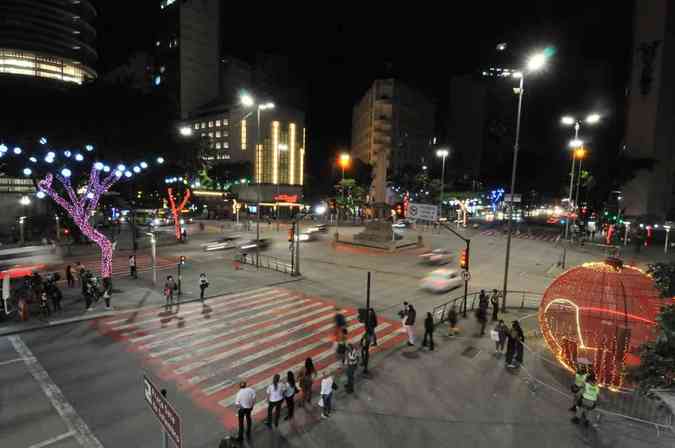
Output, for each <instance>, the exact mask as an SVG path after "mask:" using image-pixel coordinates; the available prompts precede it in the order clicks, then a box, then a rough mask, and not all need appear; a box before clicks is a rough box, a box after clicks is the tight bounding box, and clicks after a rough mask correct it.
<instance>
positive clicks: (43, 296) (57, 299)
mask: <svg viewBox="0 0 675 448" xmlns="http://www.w3.org/2000/svg"><path fill="white" fill-rule="evenodd" d="M59 278H60V277H59V274H57V273H54V274H50V275H48V276H47V278H46V279H45V280H43V279H42V276H41V275H40V274H38V273H37V272H36V273H33V275H31V276H30V277H29V288H30V291H31V292H32V295H33V299H34V300H35V301H36V302H37V303H39V304H40V314H41V315H42V317H43V318H45V319H46V318H48V317H49V316H50V315H51V313H52V312H57V311H62V308H61V300H62V299H63V295H62V294H61V290H60V289H59V288H58V286H56V282H57V281H58V280H59Z"/></svg>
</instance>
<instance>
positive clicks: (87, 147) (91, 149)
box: [84, 145, 94, 152]
mask: <svg viewBox="0 0 675 448" xmlns="http://www.w3.org/2000/svg"><path fill="white" fill-rule="evenodd" d="M84 149H86V150H87V151H89V152H91V151H93V150H94V145H85V146H84Z"/></svg>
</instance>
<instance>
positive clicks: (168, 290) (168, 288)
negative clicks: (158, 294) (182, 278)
mask: <svg viewBox="0 0 675 448" xmlns="http://www.w3.org/2000/svg"><path fill="white" fill-rule="evenodd" d="M176 289H178V285H176V282H175V280H174V279H173V277H172V276H170V275H167V277H166V282H164V298H165V299H166V305H165V306H164V308H165V309H171V307H172V306H173V292H174V291H175V290H176Z"/></svg>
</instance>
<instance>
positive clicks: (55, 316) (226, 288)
mask: <svg viewBox="0 0 675 448" xmlns="http://www.w3.org/2000/svg"><path fill="white" fill-rule="evenodd" d="M203 268H204V267H203V266H202V265H201V264H200V263H186V264H185V266H184V267H183V272H182V276H183V280H182V284H181V290H182V294H181V298H180V300H181V301H182V302H186V301H193V300H199V292H200V291H199V287H198V284H199V274H200V272H202V269H203ZM167 275H173V277H174V278H175V279H177V273H176V269H175V268H171V269H165V270H159V271H158V272H157V285H156V286H155V285H153V284H152V272H150V271H145V272H140V273H139V275H138V279H136V280H134V279H132V278H130V277H129V276H123V277H114V278H113V294H112V298H111V306H112V308H113V309H112V310H106V309H105V303H104V302H103V300H101V301H99V303H98V304H96V305H95V307H94V310H93V311H86V310H85V303H84V298H83V297H82V294H81V291H80V287H79V285H78V284H77V283H76V287H74V288H67V287H65V283H64V282H60V283H59V287H60V288H61V292H62V293H63V301H62V303H61V306H62V308H63V311H61V312H58V313H52V315H51V316H50V317H49V318H48V319H46V320H45V319H42V318H40V317H39V316H37V315H31V317H30V319H29V320H28V321H26V322H20V321H18V320H12V321H1V320H0V336H3V335H8V334H12V333H18V332H23V331H29V330H36V329H40V328H45V327H50V326H55V325H63V324H67V323H71V322H77V321H82V320H89V319H95V318H99V317H103V316H109V315H114V314H116V313H119V312H125V311H129V310H132V309H140V308H143V307H153V306H154V307H159V306H162V305H164V302H165V300H164V295H163V293H162V287H163V285H164V280H165V278H166V276H167ZM207 275H208V279H209V288H208V289H207V290H206V297H207V298H208V297H211V296H217V295H222V294H227V293H233V292H238V291H245V290H247V289H252V288H260V287H264V286H270V285H275V284H282V283H288V282H294V281H296V279H293V278H292V277H290V276H287V275H284V274H280V273H277V272H272V271H266V270H260V271H256V268H255V267H253V266H244V267H243V268H242V269H240V270H235V269H234V268H233V266H232V263H222V264H221V265H220V266H219V270H218V272H215V271H213V270H211V271H210V272H208V273H207ZM50 306H51V303H50Z"/></svg>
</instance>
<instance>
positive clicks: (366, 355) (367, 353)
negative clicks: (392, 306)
mask: <svg viewBox="0 0 675 448" xmlns="http://www.w3.org/2000/svg"><path fill="white" fill-rule="evenodd" d="M369 320H370V271H368V278H367V280H366V321H365V322H364V323H365V325H366V338H365V341H366V346H365V348H364V353H363V374H364V375H368V361H369V358H370V335H368V325H369ZM372 330H373V331H375V329H374V328H373V329H372Z"/></svg>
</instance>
